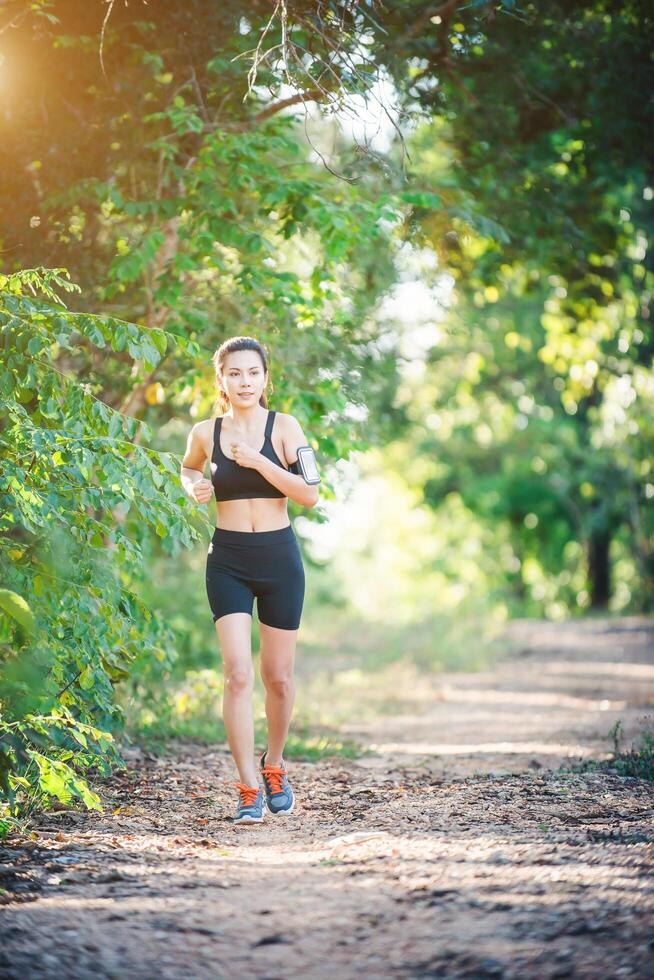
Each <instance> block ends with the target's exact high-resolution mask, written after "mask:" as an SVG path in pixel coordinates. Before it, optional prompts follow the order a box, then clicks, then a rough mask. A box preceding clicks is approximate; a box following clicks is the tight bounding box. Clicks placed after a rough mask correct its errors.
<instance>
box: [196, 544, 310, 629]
mask: <svg viewBox="0 0 654 980" xmlns="http://www.w3.org/2000/svg"><path fill="white" fill-rule="evenodd" d="M206 582H207V597H208V599H209V605H210V607H211V612H212V614H213V621H214V623H215V622H216V620H217V619H220V617H221V616H226V615H227V614H228V613H234V612H244V613H249V614H250V616H251V615H252V607H253V605H254V597H255V596H256V597H257V614H258V616H259V622H260V623H263V624H264V625H265V626H276V627H277V628H278V629H283V630H295V629H298V628H299V625H300V617H301V615H302V605H303V603H304V565H303V564H302V555H301V554H300V547H299V545H298V543H297V538H296V537H295V531H294V530H293V527H292V525H291V524H287V525H286V527H280V528H275V530H274V531H230V530H228V529H227V528H222V527H217V528H216V529H215V530H214V532H213V537H212V539H211V544H210V545H209V550H208V552H207V567H206Z"/></svg>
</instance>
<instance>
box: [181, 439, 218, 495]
mask: <svg viewBox="0 0 654 980" xmlns="http://www.w3.org/2000/svg"><path fill="white" fill-rule="evenodd" d="M201 424H202V423H201V422H196V424H195V425H194V426H193V428H192V429H191V431H190V432H189V435H188V439H187V441H186V452H185V453H184V459H183V460H182V468H181V477H180V480H181V484H182V486H183V488H184V493H185V494H186V495H187V497H190V498H191V500H195V502H196V503H198V504H206V503H208V501H209V500H211V497H212V496H213V483H212V482H211V480H206V479H205V477H204V466H205V462H206V459H207V454H206V452H205V449H204V443H203V442H202V439H201V438H200V435H199V433H198V426H199V425H201Z"/></svg>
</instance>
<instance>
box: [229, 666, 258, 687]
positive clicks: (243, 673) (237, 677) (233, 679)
mask: <svg viewBox="0 0 654 980" xmlns="http://www.w3.org/2000/svg"><path fill="white" fill-rule="evenodd" d="M224 675H225V689H226V690H229V691H231V692H232V693H234V694H240V693H241V692H243V691H251V690H252V688H253V687H254V669H253V667H252V666H249V667H246V666H241V665H238V666H234V667H229V668H227V667H226V668H225V671H224Z"/></svg>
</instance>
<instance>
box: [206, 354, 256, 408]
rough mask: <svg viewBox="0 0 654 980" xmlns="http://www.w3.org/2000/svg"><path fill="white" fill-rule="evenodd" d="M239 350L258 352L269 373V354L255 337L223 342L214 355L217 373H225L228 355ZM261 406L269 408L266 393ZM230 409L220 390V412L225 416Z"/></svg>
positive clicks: (225, 396)
mask: <svg viewBox="0 0 654 980" xmlns="http://www.w3.org/2000/svg"><path fill="white" fill-rule="evenodd" d="M237 350H254V351H256V352H257V354H258V355H259V357H260V358H261V360H262V362H263V370H264V372H265V373H266V374H267V373H268V353H267V351H266V349H265V347H264V346H263V344H260V343H259V341H258V340H255V338H254V337H229V339H228V340H225V341H223V343H222V344H221V345H220V347H219V348H218V350H217V351H216V353H215V354H214V355H213V357H212V358H211V360H212V361H213V364H214V367H215V369H216V373H218V372H220V374H222V373H223V370H224V367H225V358H226V357H227V355H228V354H233V353H234V351H237ZM259 404H260V405H263V407H264V408H268V399H267V398H266V392H265V391H262V392H261V398H260V399H259ZM228 407H229V399H228V397H227V395H226V394H225V392H224V391H223V390H222V388H221V389H220V392H219V394H218V410H219V412H222V413H223V414H224V413H225V412H226V410H227V408H228Z"/></svg>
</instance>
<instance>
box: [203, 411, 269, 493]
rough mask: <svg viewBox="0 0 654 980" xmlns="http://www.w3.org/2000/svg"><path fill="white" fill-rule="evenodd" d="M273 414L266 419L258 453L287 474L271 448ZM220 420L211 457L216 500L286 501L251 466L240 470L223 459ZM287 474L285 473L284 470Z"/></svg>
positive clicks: (232, 463)
mask: <svg viewBox="0 0 654 980" xmlns="http://www.w3.org/2000/svg"><path fill="white" fill-rule="evenodd" d="M275 415H276V412H273V411H269V412H268V418H267V419H266V431H265V436H264V440H263V446H262V447H261V449H260V450H259V452H260V453H261V454H262V455H263V456H267V457H268V459H270V460H272V461H273V463H277V465H278V466H281V467H282V469H284V470H287V467H286V466H284V464H283V463H282V461H281V459H280V458H279V456H278V455H277V453H276V452H275V449H274V447H273V444H272V438H271V436H272V429H273V424H274V422H275ZM222 421H223V416H222V415H219V416H218V418H217V419H216V421H215V423H214V427H213V452H212V453H211V482H212V483H213V486H214V490H215V494H216V500H249V499H250V498H252V497H285V496H286V494H285V493H282V491H281V490H278V489H277V487H274V486H273V485H272V483H269V482H268V480H266V479H265V477H263V476H262V475H261V473H259V471H258V470H255V469H252V467H251V466H239V465H238V463H237V462H236V461H235V460H233V459H230V458H229V456H225V454H224V452H223V451H222V449H221V446H220V432H221V429H222ZM287 472H288V470H287Z"/></svg>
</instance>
